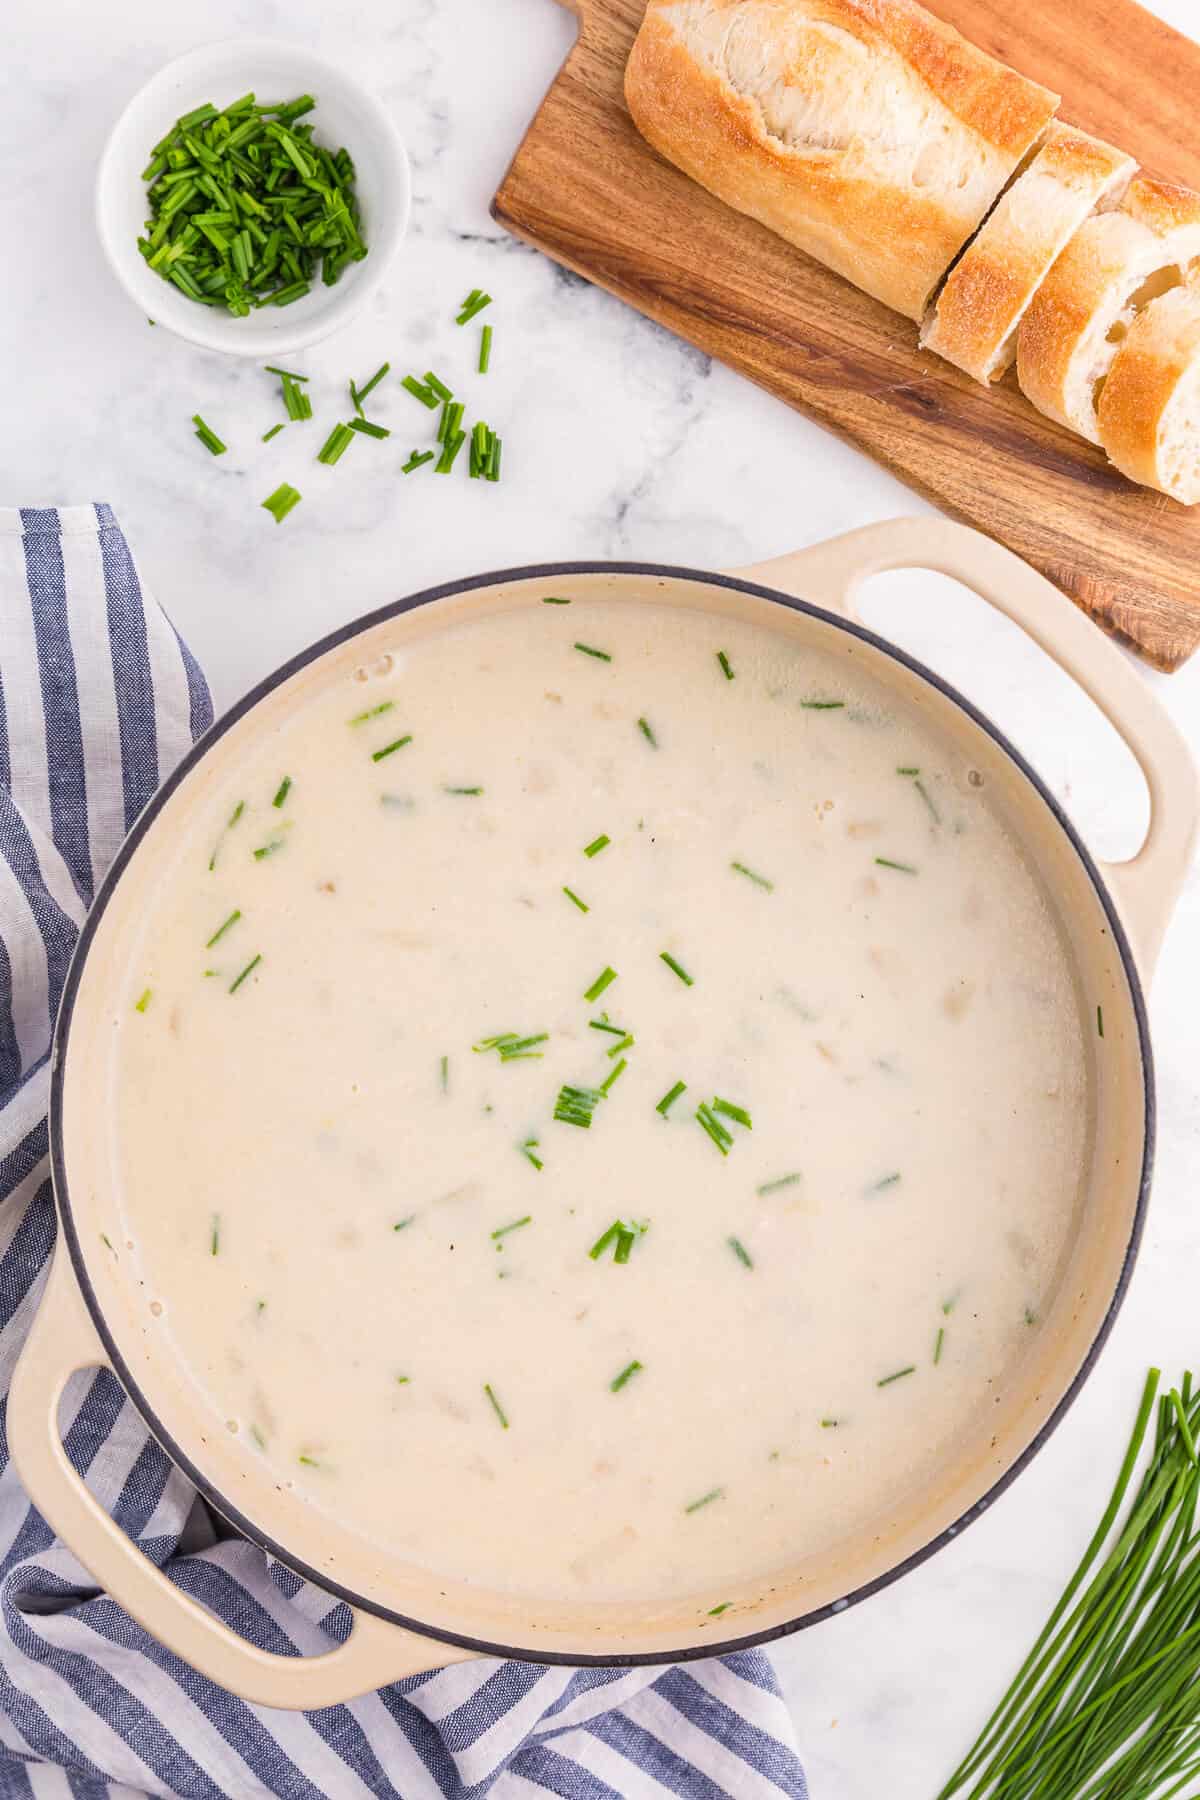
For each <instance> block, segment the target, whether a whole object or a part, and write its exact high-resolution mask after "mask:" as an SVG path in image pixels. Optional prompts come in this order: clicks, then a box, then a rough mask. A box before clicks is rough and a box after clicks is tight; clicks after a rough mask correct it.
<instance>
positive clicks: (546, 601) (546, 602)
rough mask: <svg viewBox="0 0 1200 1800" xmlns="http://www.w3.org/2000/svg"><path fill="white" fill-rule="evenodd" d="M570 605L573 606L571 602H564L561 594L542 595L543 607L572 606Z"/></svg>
mask: <svg viewBox="0 0 1200 1800" xmlns="http://www.w3.org/2000/svg"><path fill="white" fill-rule="evenodd" d="M570 604H571V602H570V601H569V600H564V599H563V598H562V596H561V594H543V595H542V605H543V606H570Z"/></svg>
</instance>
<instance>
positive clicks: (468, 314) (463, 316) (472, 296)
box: [454, 288, 492, 325]
mask: <svg viewBox="0 0 1200 1800" xmlns="http://www.w3.org/2000/svg"><path fill="white" fill-rule="evenodd" d="M491 304H492V296H491V295H490V294H485V293H483V292H482V290H481V289H479V288H472V289H471V291H470V293H469V294H468V295H467V297H466V299H465V300H464V301H463V303H462V308H461V310H460V312H459V314H458V317H457V318H456V319H455V321H454V323H455V324H456V325H469V324H470V323H471V320H472V319H473V318H474V317H475V315H476V314H477V313H481V312H482V311H483V309H484V307H485V306H490V305H491Z"/></svg>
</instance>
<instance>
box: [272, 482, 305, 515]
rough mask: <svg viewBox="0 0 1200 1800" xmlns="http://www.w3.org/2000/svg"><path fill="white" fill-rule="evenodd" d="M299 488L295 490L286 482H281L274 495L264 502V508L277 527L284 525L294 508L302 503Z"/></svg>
mask: <svg viewBox="0 0 1200 1800" xmlns="http://www.w3.org/2000/svg"><path fill="white" fill-rule="evenodd" d="M301 498H302V496H301V493H300V490H299V488H294V487H292V486H290V484H289V483H288V482H286V481H281V482H280V484H279V486H278V487H277V488H276V489H275V492H274V493H273V494H268V495H267V497H266V499H265V500H264V501H263V503H262V504H263V508H264V510H265V511H266V512H269V513H270V515H271V517H272V518H273V519H274V521H275V523H276V524H277V525H282V524H283V521H284V520H285V519H286V518H287V516H288V514H289V513H290V512H291V510H292V508H293V507H294V506H299V504H300V501H301Z"/></svg>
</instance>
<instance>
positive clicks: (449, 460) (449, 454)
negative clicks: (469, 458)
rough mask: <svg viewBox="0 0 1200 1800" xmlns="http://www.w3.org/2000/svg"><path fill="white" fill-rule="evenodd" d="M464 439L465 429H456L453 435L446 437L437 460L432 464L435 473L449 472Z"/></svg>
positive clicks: (465, 436) (465, 438)
mask: <svg viewBox="0 0 1200 1800" xmlns="http://www.w3.org/2000/svg"><path fill="white" fill-rule="evenodd" d="M466 441H467V434H466V432H465V431H456V432H455V434H454V436H453V437H451V438H447V439H446V442H445V443H444V444H443V445H442V454H441V455H440V456H439V457H438V459H437V462H436V463H435V464H434V466H433V472H434V474H435V475H448V474H449V473H450V471H451V469H452V468H453V467H454V460H455V458H456V457H457V455H458V453H459V451H460V450H461V449H462V447H463V445H464V444H465V443H466Z"/></svg>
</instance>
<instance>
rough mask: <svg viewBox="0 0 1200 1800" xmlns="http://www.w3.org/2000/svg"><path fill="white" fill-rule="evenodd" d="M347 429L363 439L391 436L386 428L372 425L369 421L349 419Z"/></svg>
mask: <svg viewBox="0 0 1200 1800" xmlns="http://www.w3.org/2000/svg"><path fill="white" fill-rule="evenodd" d="M349 429H350V430H351V431H357V432H359V433H360V434H361V435H362V436H363V437H371V438H387V437H391V435H392V434H391V432H390V431H388V429H387V428H386V426H383V425H373V424H372V423H371V420H370V419H351V420H350V424H349Z"/></svg>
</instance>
